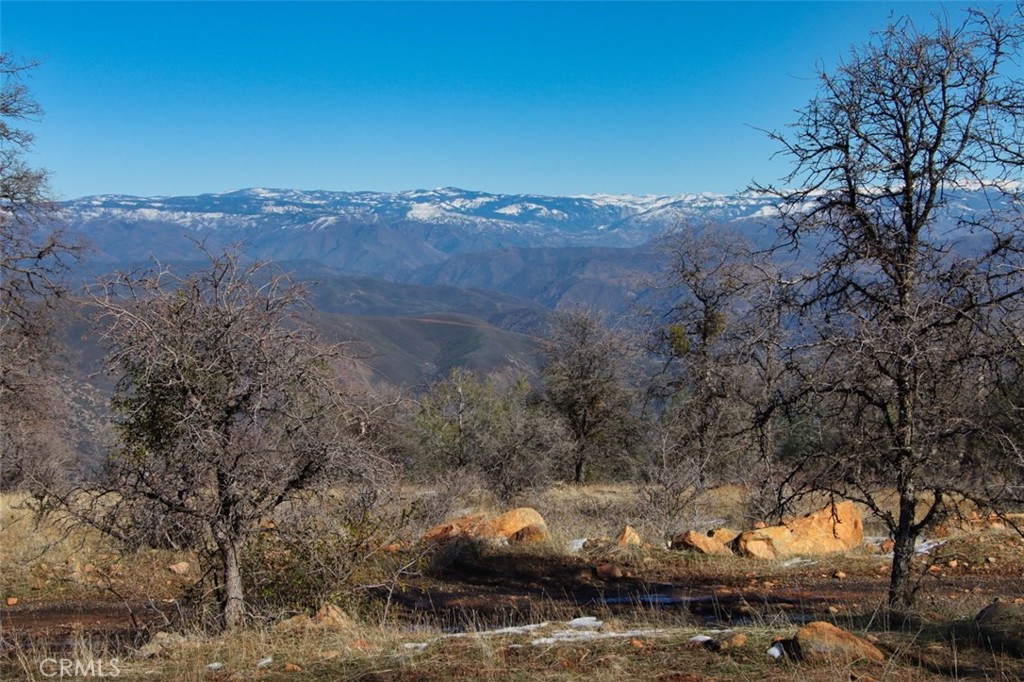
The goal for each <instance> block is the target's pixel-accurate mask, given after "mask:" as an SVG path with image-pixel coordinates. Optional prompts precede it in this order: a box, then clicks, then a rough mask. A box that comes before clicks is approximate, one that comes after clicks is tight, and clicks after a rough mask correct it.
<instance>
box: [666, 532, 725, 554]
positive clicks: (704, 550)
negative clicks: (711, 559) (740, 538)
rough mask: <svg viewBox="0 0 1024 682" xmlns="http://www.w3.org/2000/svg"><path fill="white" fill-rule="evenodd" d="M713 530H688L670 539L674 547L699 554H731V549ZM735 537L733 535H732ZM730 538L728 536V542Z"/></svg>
mask: <svg viewBox="0 0 1024 682" xmlns="http://www.w3.org/2000/svg"><path fill="white" fill-rule="evenodd" d="M714 532H715V531H709V532H707V533H700V532H697V531H695V530H689V531H686V532H685V533H683V534H682V535H680V536H677V537H676V538H675V539H673V540H672V547H673V548H674V549H688V550H691V551H694V552H699V553H701V554H711V555H721V556H726V555H730V554H732V550H731V549H729V547H728V546H726V544H725V543H723V542H722V541H721V540H719V539H718V538H717V537H715V536H714V535H713V533H714ZM733 537H735V536H733ZM731 541H732V538H730V542H731Z"/></svg>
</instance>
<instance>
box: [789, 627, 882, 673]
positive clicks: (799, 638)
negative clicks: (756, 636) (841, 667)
mask: <svg viewBox="0 0 1024 682" xmlns="http://www.w3.org/2000/svg"><path fill="white" fill-rule="evenodd" d="M793 642H794V644H795V647H794V649H795V653H796V655H797V656H798V657H799V658H800V659H802V660H806V661H858V660H868V661H877V662H879V663H884V662H885V660H886V659H885V654H883V653H882V651H881V650H880V649H879V648H878V647H876V646H875V645H874V644H872V643H871V642H869V641H867V640H866V639H861V638H860V637H858V636H856V635H854V634H851V633H849V632H847V631H846V630H843V629H842V628H838V627H836V626H835V625H832V623H826V622H823V621H815V622H813V623H808V624H807V625H804V626H803V627H801V628H800V629H799V630H797V631H796V636H794V637H793Z"/></svg>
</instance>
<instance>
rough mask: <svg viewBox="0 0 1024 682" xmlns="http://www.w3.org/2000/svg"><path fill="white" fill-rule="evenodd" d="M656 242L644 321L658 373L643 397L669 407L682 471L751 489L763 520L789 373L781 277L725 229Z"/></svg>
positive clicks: (690, 230) (681, 232) (684, 232)
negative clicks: (656, 269)
mask: <svg viewBox="0 0 1024 682" xmlns="http://www.w3.org/2000/svg"><path fill="white" fill-rule="evenodd" d="M659 243H660V246H661V249H662V251H663V252H664V253H665V254H666V256H667V260H666V263H667V269H666V272H665V273H664V276H663V278H662V279H661V280H660V281H659V282H658V283H657V284H656V286H655V291H656V292H657V293H658V294H659V296H660V298H661V299H662V300H661V302H660V303H659V304H658V305H657V306H656V312H655V313H651V314H649V319H650V321H651V324H652V326H653V329H652V341H653V343H652V346H653V348H652V349H653V350H654V351H655V353H656V354H657V356H658V357H660V358H662V359H663V364H662V366H661V370H660V371H659V372H658V373H656V374H655V375H654V377H653V381H652V385H651V387H650V389H649V390H650V391H651V392H652V394H653V397H655V398H656V399H661V400H662V401H664V400H667V401H669V404H668V405H666V407H665V409H664V412H663V414H662V421H664V422H665V424H663V425H662V428H661V431H662V434H663V435H662V438H664V437H666V436H668V435H671V436H672V437H673V438H674V439H677V440H678V443H677V445H678V447H677V448H676V450H677V451H678V452H680V453H682V452H685V453H686V458H687V460H689V461H690V462H691V464H690V465H688V466H692V463H693V462H701V463H702V466H700V467H698V469H697V470H699V471H702V472H703V474H702V476H701V478H700V483H701V484H702V485H707V484H714V483H725V482H729V483H742V484H752V492H754V493H755V494H754V495H753V496H752V497H751V505H750V508H751V509H750V510H751V513H753V514H755V515H757V516H758V518H764V517H765V516H766V515H768V513H769V512H770V511H771V510H772V508H774V507H775V506H777V505H775V504H774V498H775V492H776V488H775V485H774V484H775V483H776V477H775V455H776V452H775V451H776V422H777V415H776V413H777V410H778V407H779V405H780V400H779V392H780V386H781V384H782V381H783V374H784V369H785V368H784V364H783V362H782V353H781V348H782V343H783V339H784V336H785V330H784V328H783V322H782V307H781V306H780V305H779V304H780V302H781V300H782V296H783V289H784V288H785V287H784V286H782V285H781V284H780V279H779V272H778V268H777V266H776V265H775V264H774V263H773V261H772V257H771V254H770V253H768V252H764V251H758V250H755V249H754V247H753V246H752V245H751V243H750V242H749V240H747V239H746V238H745V237H744V236H742V235H740V234H738V233H736V232H733V231H731V230H730V229H729V228H727V227H726V226H722V225H704V226H687V227H683V228H680V229H677V230H673V231H671V232H669V233H667V234H666V235H663V236H662V237H661V239H660V240H659ZM661 449H662V450H664V448H661ZM709 476H713V477H714V480H711V479H710V478H709Z"/></svg>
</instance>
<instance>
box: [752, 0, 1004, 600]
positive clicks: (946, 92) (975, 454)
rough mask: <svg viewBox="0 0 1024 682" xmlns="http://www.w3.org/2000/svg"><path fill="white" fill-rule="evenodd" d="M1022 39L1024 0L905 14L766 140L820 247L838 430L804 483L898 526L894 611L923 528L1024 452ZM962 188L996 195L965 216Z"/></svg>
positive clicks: (808, 326) (820, 379) (993, 486)
mask: <svg viewBox="0 0 1024 682" xmlns="http://www.w3.org/2000/svg"><path fill="white" fill-rule="evenodd" d="M1022 36H1024V28H1022V22H1021V16H1020V8H1019V7H1018V9H1017V11H1016V12H1014V13H1013V14H1012V16H1011V17H1010V18H1009V19H1005V18H1003V17H1000V16H999V14H998V13H997V12H996V11H992V12H982V11H975V10H972V11H969V12H968V13H967V14H966V15H965V16H964V18H963V19H962V21H959V23H954V22H952V21H951V20H950V19H949V18H944V17H938V18H937V21H936V25H935V27H934V28H933V29H932V30H930V31H929V32H922V31H920V30H919V29H918V28H917V27H916V26H915V25H913V23H911V22H910V20H908V19H900V20H897V21H895V22H893V23H892V24H891V25H890V26H889V27H888V28H887V29H886V30H885V31H883V32H881V33H878V34H877V35H875V36H874V38H873V39H872V40H871V41H870V42H868V43H867V44H865V45H864V46H863V47H860V48H856V49H853V50H852V51H851V52H850V53H849V55H848V57H847V58H846V59H845V61H844V62H843V63H842V64H841V65H839V66H838V67H837V68H836V69H835V70H834V72H833V73H825V72H822V73H820V74H819V75H820V87H819V94H818V95H817V97H815V98H814V99H813V100H812V101H811V102H810V103H809V104H808V105H807V106H806V107H805V108H803V109H802V110H801V112H800V118H799V120H798V121H797V122H796V123H795V124H794V125H793V126H791V128H790V129H789V130H787V131H783V132H773V133H770V135H771V137H772V138H774V139H775V140H777V141H778V142H779V143H781V145H782V148H783V153H784V154H785V155H786V156H788V157H789V158H790V159H791V160H792V162H793V171H792V174H791V175H789V176H788V177H787V178H785V180H784V183H785V185H786V186H787V187H799V188H800V189H797V190H789V189H785V188H782V189H780V188H775V187H759V189H761V190H764V191H768V192H770V193H772V194H774V195H776V196H778V197H779V198H780V199H781V200H782V206H783V211H782V228H781V233H782V234H783V235H784V236H785V237H786V239H787V240H788V241H789V243H790V244H791V245H793V246H794V247H795V248H797V249H800V250H801V251H802V252H804V253H806V252H807V251H811V252H814V260H815V267H814V269H813V272H805V273H804V274H805V276H806V279H805V280H804V281H803V283H802V285H801V286H800V290H799V300H798V303H799V308H798V312H799V314H800V318H799V319H800V326H799V338H800V341H801V343H800V344H798V345H797V346H796V347H795V349H794V359H795V360H796V361H797V362H796V366H798V367H800V369H801V372H802V375H801V379H802V385H803V387H804V390H805V394H804V397H805V398H806V399H807V403H806V404H807V405H808V406H812V407H813V411H814V416H815V418H816V419H818V420H821V423H823V424H825V425H826V428H825V431H826V433H825V434H824V435H825V436H826V437H824V438H821V439H818V441H817V442H816V443H811V444H809V445H808V446H807V448H806V449H805V453H804V454H805V457H804V459H803V460H802V461H801V466H800V467H799V473H798V474H797V476H798V477H802V479H801V480H803V481H804V482H805V483H806V484H807V485H810V486H812V487H816V488H818V489H822V488H824V489H827V490H831V491H833V492H834V493H836V494H839V495H843V496H846V497H849V498H852V499H855V500H859V501H860V502H863V503H864V504H866V505H867V506H868V507H869V508H870V509H871V510H872V511H873V512H874V513H875V514H876V515H877V516H878V517H879V518H880V519H881V520H882V521H883V522H884V523H885V524H886V526H887V527H888V528H889V531H890V532H891V533H892V536H893V539H894V540H895V557H894V560H893V564H892V571H891V576H890V584H889V603H890V604H891V605H892V606H893V607H904V606H907V605H909V604H911V603H912V601H913V597H914V581H913V580H912V579H911V559H912V557H913V555H914V544H915V541H916V539H917V538H918V537H919V535H920V534H921V533H922V531H924V530H925V529H926V528H928V527H929V524H931V523H933V522H935V521H936V520H938V519H939V518H941V516H942V515H943V514H944V513H946V512H947V511H948V510H949V502H950V501H951V500H955V499H957V498H963V497H968V498H971V499H975V500H977V501H978V502H979V503H992V502H993V494H994V493H995V492H997V491H1000V490H1006V481H1004V480H1002V481H1001V480H997V479H1001V477H1002V476H1003V474H1005V472H1006V471H1007V469H1006V467H1005V466H1003V465H1002V464H1001V463H1000V462H1001V461H1003V460H1004V458H1005V457H1006V455H1007V453H1008V452H1010V451H1012V450H1013V448H1017V451H1018V452H1019V448H1020V445H1021V443H1020V431H1019V429H1018V431H1017V433H1016V435H1015V434H1014V433H1013V432H1012V431H1011V430H1009V429H1006V428H1004V426H1005V422H1003V421H1001V419H1002V417H1005V413H1003V411H1002V409H1001V407H1000V405H1001V403H1000V401H999V400H998V399H997V398H998V395H999V394H1000V383H1001V382H1000V379H1001V378H1002V377H1004V376H1006V375H1005V373H1004V371H1003V370H1004V369H1005V368H1004V367H1003V365H1004V364H1005V359H1006V357H1007V353H1009V352H1010V351H1011V350H1012V345H1013V343H1015V342H1016V343H1019V339H1020V338H1021V337H1020V329H1019V328H1017V327H1014V328H1013V329H1007V328H1006V325H1007V324H1011V323H1012V324H1011V326H1014V325H1016V324H1017V323H1019V322H1020V320H1021V316H1020V312H1021V305H1022V303H1024V259H1022V253H1024V251H1022V249H1024V230H1022V222H1021V216H1020V207H1021V204H1020V198H1021V197H1020V191H1021V189H1022V184H1021V180H1022V179H1024V178H1022V169H1024V148H1022V139H1024V83H1022V82H1021V80H1020V79H1019V77H1016V76H1013V75H1012V74H1013V73H1014V72H1013V64H1014V63H1015V61H1016V60H1019V58H1020V47H1021V42H1022ZM1016 63H1018V64H1019V62H1016ZM961 190H970V191H971V192H972V194H973V195H974V196H978V195H979V193H980V194H982V195H984V196H985V197H986V199H987V201H988V203H987V204H986V205H985V206H982V207H981V208H980V209H976V210H974V211H972V212H970V213H966V212H964V211H962V210H960V209H959V208H958V206H957V205H956V203H955V199H956V198H957V197H958V196H962V195H960V194H958V192H960V191H961ZM1017 416H1018V418H1019V413H1018V415H1017ZM794 480H797V479H794ZM893 489H895V497H896V501H895V508H893V507H891V506H888V505H887V504H886V502H885V501H884V499H883V498H884V495H885V494H886V493H887V492H888V493H891V492H892V491H893Z"/></svg>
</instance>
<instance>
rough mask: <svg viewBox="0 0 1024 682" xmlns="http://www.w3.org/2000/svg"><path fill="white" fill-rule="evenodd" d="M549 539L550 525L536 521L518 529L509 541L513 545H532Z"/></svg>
mask: <svg viewBox="0 0 1024 682" xmlns="http://www.w3.org/2000/svg"><path fill="white" fill-rule="evenodd" d="M547 539H548V527H547V526H545V525H544V524H541V523H534V524H531V525H529V526H526V527H525V528H520V529H519V530H517V531H516V532H515V533H513V534H512V537H510V538H509V539H508V541H509V543H511V544H513V545H532V544H536V543H538V542H545V541H546V540H547Z"/></svg>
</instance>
